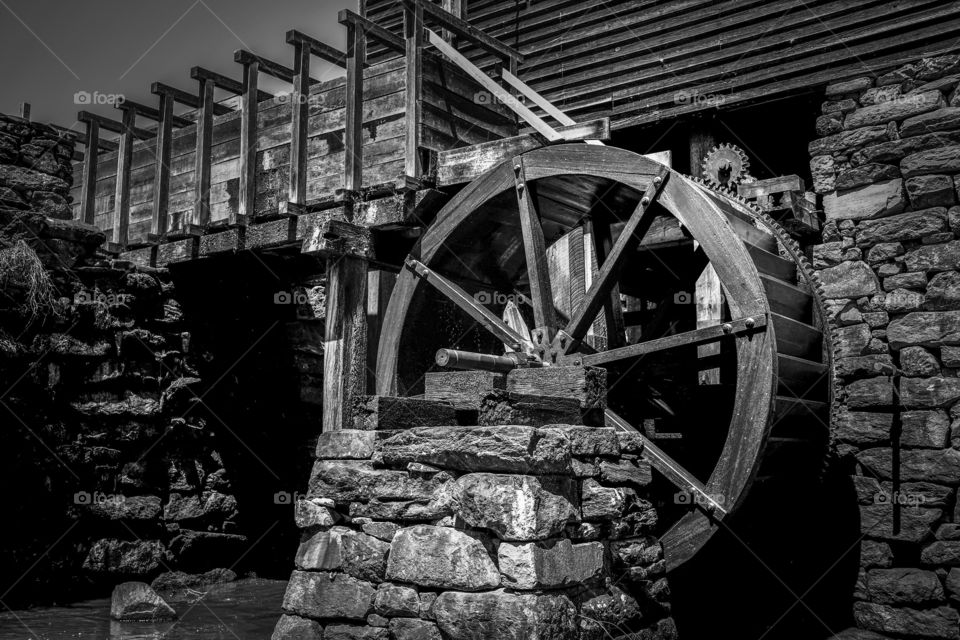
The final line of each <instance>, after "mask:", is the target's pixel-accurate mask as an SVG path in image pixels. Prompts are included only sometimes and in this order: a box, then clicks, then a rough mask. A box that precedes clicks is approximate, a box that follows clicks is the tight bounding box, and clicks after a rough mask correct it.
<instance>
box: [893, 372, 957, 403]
mask: <svg viewBox="0 0 960 640" xmlns="http://www.w3.org/2000/svg"><path fill="white" fill-rule="evenodd" d="M957 400H960V378H944V377H939V376H937V377H933V378H903V379H902V380H901V381H900V401H901V403H902V404H903V406H905V407H915V408H919V409H934V408H936V407H948V406H950V405H951V404H953V403H954V402H956V401H957Z"/></svg>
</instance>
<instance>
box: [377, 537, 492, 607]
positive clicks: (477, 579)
mask: <svg viewBox="0 0 960 640" xmlns="http://www.w3.org/2000/svg"><path fill="white" fill-rule="evenodd" d="M387 578H388V579H390V580H393V581H397V582H408V583H413V584H417V585H422V586H425V587H433V588H437V589H455V590H458V591H482V590H484V589H493V588H496V587H497V586H499V585H500V572H499V571H497V566H496V565H495V564H494V563H493V560H491V558H490V555H489V553H488V552H487V549H486V547H485V546H484V544H483V543H482V542H481V541H480V540H479V539H477V538H476V537H474V536H471V535H468V534H466V533H464V532H462V531H458V530H456V529H451V528H449V527H433V526H428V525H416V526H413V527H408V528H405V529H401V530H400V531H398V532H397V535H395V536H394V537H393V542H392V543H391V545H390V558H389V561H388V563H387Z"/></svg>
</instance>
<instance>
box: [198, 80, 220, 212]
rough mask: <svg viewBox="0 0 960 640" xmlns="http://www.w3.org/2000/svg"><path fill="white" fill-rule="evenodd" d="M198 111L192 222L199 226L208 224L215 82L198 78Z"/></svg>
mask: <svg viewBox="0 0 960 640" xmlns="http://www.w3.org/2000/svg"><path fill="white" fill-rule="evenodd" d="M199 82H200V92H199V94H198V97H199V99H200V113H199V115H198V118H197V144H196V157H195V158H194V165H193V167H194V174H193V177H194V189H195V192H194V212H193V223H194V224H196V225H199V226H201V227H205V226H206V225H208V224H210V161H211V159H210V154H211V149H212V148H213V95H214V94H213V92H214V90H215V89H216V83H215V82H214V81H213V80H212V79H210V78H200V79H199Z"/></svg>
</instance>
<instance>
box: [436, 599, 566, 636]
mask: <svg viewBox="0 0 960 640" xmlns="http://www.w3.org/2000/svg"><path fill="white" fill-rule="evenodd" d="M433 611H434V614H435V615H436V619H437V625H438V626H439V627H440V631H441V632H442V634H443V637H444V638H446V639H448V640H476V638H497V639H498V640H568V639H569V638H574V637H576V635H577V608H576V607H575V606H574V604H573V603H572V602H571V601H570V600H569V599H568V598H567V597H566V596H564V595H532V594H531V595H517V594H512V593H507V592H505V591H503V590H499V591H492V592H488V593H456V592H446V593H441V594H440V596H439V597H438V598H437V601H436V603H434V606H433Z"/></svg>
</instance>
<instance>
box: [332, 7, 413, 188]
mask: <svg viewBox="0 0 960 640" xmlns="http://www.w3.org/2000/svg"><path fill="white" fill-rule="evenodd" d="M366 41H367V37H366V32H365V30H364V27H363V26H359V25H356V24H353V23H348V24H347V61H346V62H347V86H346V94H347V95H346V98H347V99H346V122H345V128H344V136H343V146H344V154H343V156H344V158H343V188H344V190H346V191H347V193H348V194H353V193H355V192H358V191H360V188H361V186H362V182H363V67H364V64H365V63H366V58H367V44H366ZM418 175H419V174H418Z"/></svg>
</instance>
